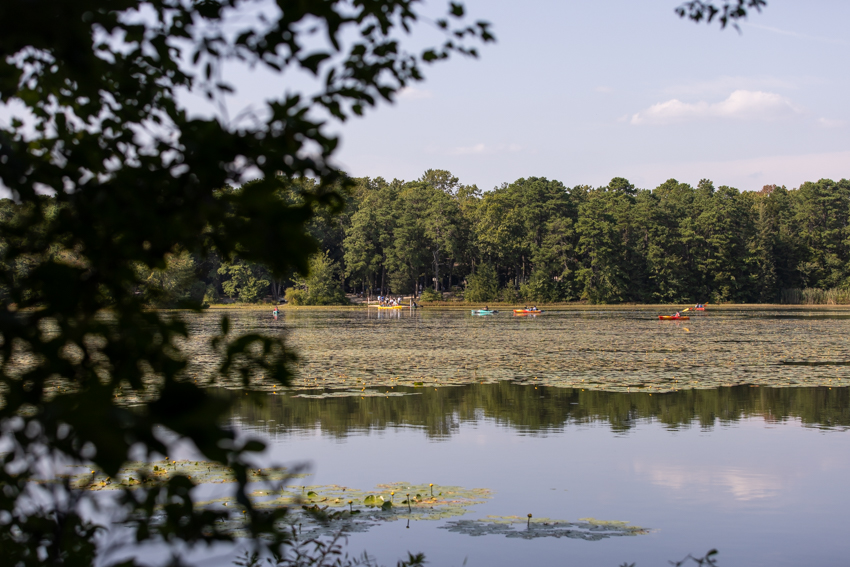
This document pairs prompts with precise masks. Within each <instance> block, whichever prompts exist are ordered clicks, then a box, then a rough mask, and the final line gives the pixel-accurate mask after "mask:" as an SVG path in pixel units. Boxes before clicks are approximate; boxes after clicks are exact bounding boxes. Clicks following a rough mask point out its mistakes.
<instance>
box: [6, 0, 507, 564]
mask: <svg viewBox="0 0 850 567" xmlns="http://www.w3.org/2000/svg"><path fill="white" fill-rule="evenodd" d="M417 5H418V3H417V2H415V1H414V0H381V1H380V2H360V1H359V0H355V1H344V0H330V1H327V2H300V1H291V0H280V1H279V2H277V3H271V4H269V5H265V6H262V7H258V6H257V5H256V4H255V3H254V2H250V1H249V0H214V1H205V2H181V1H178V0H148V1H144V2H136V1H128V0H118V1H116V2H109V3H103V2H99V1H96V0H80V1H75V2H64V1H59V0H45V1H42V2H13V3H8V2H6V3H2V4H0V104H2V105H9V106H8V109H9V110H10V112H11V113H12V114H13V115H14V116H15V118H14V119H13V120H12V121H11V122H10V123H9V124H8V125H6V126H2V127H0V185H2V187H3V189H4V190H6V191H8V192H10V193H11V195H12V198H13V201H14V204H13V203H12V201H7V202H6V203H5V204H4V207H3V210H2V215H0V217H2V218H0V395H2V401H0V430H2V436H3V442H4V443H5V444H6V445H5V446H6V447H8V450H7V452H6V453H5V454H4V455H2V456H0V486H2V490H0V557H2V558H3V564H4V565H11V566H14V567H22V566H24V565H36V564H45V563H47V564H51V565H91V564H93V563H94V562H95V560H96V558H97V554H98V550H97V547H96V546H95V544H94V539H93V538H94V535H95V533H97V532H98V530H99V528H98V527H97V526H96V525H94V524H93V523H92V521H91V518H92V517H91V515H90V514H87V513H86V512H85V510H87V509H90V506H91V502H92V501H91V499H89V495H90V494H91V492H81V491H76V490H73V489H71V487H70V486H68V485H67V484H63V483H53V484H37V483H34V482H31V481H32V480H33V479H34V478H36V475H38V474H43V473H45V472H47V473H48V475H49V473H50V469H48V470H47V471H45V470H44V468H43V467H44V466H45V463H49V462H50V461H51V460H52V459H55V458H61V459H65V460H70V461H71V462H92V463H94V464H95V465H96V468H97V470H99V471H102V473H103V474H105V475H106V476H109V477H112V478H115V477H116V475H117V474H118V472H119V470H120V468H121V466H122V465H123V464H124V463H125V462H126V461H128V460H129V457H130V454H131V449H132V450H133V452H134V454H135V455H138V456H139V457H140V458H141V459H142V460H145V461H149V460H152V459H158V458H161V457H162V456H165V455H168V454H169V453H171V452H172V449H173V447H174V445H175V444H177V443H189V444H190V445H192V446H194V448H196V449H197V450H198V451H199V452H200V453H201V454H202V455H203V456H204V457H205V458H207V459H209V460H213V461H218V462H220V463H226V464H227V465H228V467H229V468H230V469H232V471H233V475H234V479H235V483H234V484H233V485H231V486H232V487H233V490H232V493H233V496H234V498H235V500H236V501H237V502H238V503H239V504H240V506H242V507H243V510H244V511H245V514H246V519H247V520H246V524H245V526H246V531H247V535H248V536H250V537H251V538H252V539H253V542H254V544H255V545H256V546H261V547H262V546H265V547H268V548H270V549H271V550H277V549H279V548H280V544H282V543H285V542H286V541H287V540H288V539H289V537H290V534H289V533H288V532H287V531H286V530H285V529H283V528H282V527H280V524H279V522H278V521H277V520H279V519H281V518H282V516H283V515H284V513H285V510H283V509H279V510H273V511H270V512H266V513H263V514H260V513H258V512H257V510H256V509H255V507H254V506H253V505H252V503H251V501H250V499H249V498H248V496H247V492H246V490H247V489H246V485H247V484H248V482H249V481H250V480H251V478H250V475H249V466H248V464H247V462H248V458H249V456H250V455H251V454H252V453H256V452H257V451H260V450H262V449H263V444H262V443H259V442H257V441H246V440H237V438H236V434H235V432H234V431H233V430H231V429H230V428H228V427H226V426H224V425H222V424H223V419H224V417H225V416H226V415H227V413H228V408H229V405H230V401H229V400H227V399H225V398H220V397H216V396H213V395H211V394H210V393H209V392H208V391H206V390H204V388H203V386H204V385H205V384H207V383H209V382H210V381H212V380H215V379H218V378H222V377H224V378H227V379H230V380H232V381H234V382H238V383H241V384H242V385H243V387H248V388H250V387H251V384H252V383H253V381H254V380H256V379H258V378H260V377H262V378H263V379H264V380H267V381H270V382H274V383H277V384H286V383H287V382H288V379H289V372H290V363H291V361H292V357H291V355H290V354H288V352H287V351H286V350H285V348H284V344H283V339H282V338H281V337H280V336H265V335H262V334H258V333H248V334H244V335H241V336H238V334H237V333H230V329H231V328H230V324H229V322H228V321H227V320H226V319H224V320H223V321H222V322H221V325H220V328H219V330H218V331H217V333H216V336H215V337H213V339H212V344H211V346H210V348H211V349H212V351H213V352H214V353H215V354H216V360H217V362H216V364H215V366H214V367H210V368H206V369H205V372H203V373H201V374H195V373H192V374H190V373H189V372H188V370H187V356H186V353H185V352H184V351H183V347H184V345H185V344H186V343H187V339H189V338H190V337H189V330H188V329H187V326H186V324H185V323H184V322H183V321H181V320H180V319H179V318H177V317H175V316H172V315H169V314H164V313H157V312H151V311H149V310H147V308H146V307H147V305H148V304H150V303H153V304H164V305H171V306H184V307H187V306H188V307H194V308H199V307H200V305H201V301H202V300H203V298H204V296H207V295H215V293H216V292H217V289H207V288H208V287H209V286H208V285H206V284H207V283H208V282H204V283H205V285H204V286H198V285H196V283H197V277H195V273H196V272H199V271H202V272H203V273H205V274H215V276H216V277H219V276H222V277H224V276H226V278H227V281H225V282H219V287H220V288H221V292H223V293H227V294H231V295H234V294H235V295H237V296H238V297H239V298H241V299H242V300H245V301H253V300H256V299H257V297H258V296H259V295H264V294H265V288H266V287H267V286H268V285H269V284H271V283H273V282H277V281H280V279H281V278H285V277H291V276H292V274H293V273H295V274H302V275H303V274H306V273H307V272H308V262H309V258H310V255H311V254H313V253H315V252H317V251H318V250H319V247H318V245H317V242H316V240H315V239H314V238H313V237H311V235H310V234H309V233H308V230H307V229H308V224H309V223H310V221H311V219H312V218H313V217H314V215H315V214H316V213H317V211H318V210H322V209H324V210H326V211H332V210H334V209H337V208H339V207H340V206H341V205H342V199H341V197H340V195H339V194H338V193H337V191H336V188H337V187H338V186H339V185H338V184H339V183H344V180H343V179H342V176H341V175H340V173H339V172H337V171H336V170H335V169H334V168H333V167H331V166H330V165H329V163H328V162H329V159H330V157H331V155H332V153H333V152H334V150H335V148H336V146H337V139H336V138H334V137H333V136H329V135H327V134H325V131H324V125H323V122H322V120H321V119H320V117H322V116H325V117H333V118H336V119H339V120H344V119H346V118H347V117H349V116H351V115H362V114H363V112H364V110H365V109H366V108H368V107H371V106H374V105H375V104H377V102H378V101H379V100H389V101H391V100H392V99H393V97H394V96H395V94H396V93H397V92H398V91H399V90H400V89H401V88H403V87H404V86H405V85H406V84H408V83H409V82H411V81H416V80H419V79H421V78H422V74H421V68H422V64H423V63H425V62H431V61H438V60H442V59H445V58H447V57H449V55H451V54H452V53H464V54H471V55H474V54H475V50H474V48H472V47H470V46H468V45H467V44H466V40H468V39H469V40H472V41H474V42H476V43H478V42H481V41H485V42H486V41H490V40H492V36H491V35H490V34H489V31H488V26H487V24H486V23H481V22H479V23H475V24H471V25H469V26H466V25H463V24H462V22H461V19H462V17H463V8H462V6H460V5H458V4H452V5H450V6H449V13H448V14H447V16H446V18H444V19H439V20H437V21H436V22H434V24H435V29H436V33H437V34H438V38H439V39H438V41H439V42H441V45H439V46H438V47H435V48H428V49H425V50H424V51H422V52H421V53H410V52H407V51H405V50H404V49H403V48H402V46H401V44H400V43H399V39H398V38H399V36H402V37H403V35H404V33H405V32H408V31H410V30H411V28H412V27H413V26H414V25H415V24H416V22H417V14H416V12H415V9H416V8H417ZM313 28H315V30H316V31H318V32H320V35H318V36H313V37H311V38H310V39H309V40H308V39H307V37H306V35H309V34H310V33H311V32H310V30H311V29H313ZM227 65H236V66H238V65H244V66H250V67H252V68H254V69H255V71H257V72H261V73H267V74H268V75H269V76H271V77H279V76H280V74H281V73H283V74H285V75H286V74H288V73H290V72H295V73H306V74H307V75H312V76H314V77H316V82H315V89H316V90H315V92H314V94H313V95H311V96H307V95H304V94H302V93H299V92H298V91H293V90H292V89H291V88H285V87H284V85H281V87H280V92H284V91H286V92H287V93H289V94H282V95H278V96H272V97H271V98H270V99H269V100H268V101H267V102H265V103H264V104H261V105H260V106H255V107H252V109H250V110H249V111H248V112H246V113H243V114H241V115H239V116H237V117H234V118H233V119H231V118H230V115H229V113H228V110H227V102H228V101H227V98H226V97H227V95H228V94H229V93H232V92H233V90H234V89H233V87H232V86H231V85H229V84H227V82H226V81H225V80H224V79H223V78H222V76H223V68H224V67H225V66H227ZM287 76H288V75H287ZM308 88H309V87H308ZM186 92H192V93H195V94H200V95H203V96H205V97H206V98H207V99H208V101H209V102H210V106H209V108H208V111H207V112H206V113H205V114H204V113H202V114H201V115H196V116H193V115H190V114H189V113H188V112H186V110H185V109H184V108H183V107H182V106H181V104H180V101H179V100H178V98H179V97H180V96H182V94H184V93H186ZM258 174H259V175H260V176H261V179H260V180H258V181H256V182H254V183H251V184H245V185H243V186H242V187H240V189H238V190H233V189H231V188H232V187H237V186H239V185H240V184H242V183H243V182H244V181H245V180H246V179H247V178H248V177H250V176H256V175H258ZM306 176H310V177H312V178H313V179H315V180H316V182H315V183H314V184H312V185H311V186H310V187H309V188H306V189H305V190H296V191H295V193H296V196H297V198H293V197H292V196H291V195H285V194H283V193H282V192H281V191H280V189H281V182H280V179H297V178H301V177H306ZM335 184H336V185H335ZM257 265H259V266H262V269H261V270H260V269H257V268H256V266H257ZM193 280H194V281H193ZM187 282H188V283H187ZM119 394H122V395H120V396H119ZM123 394H127V395H130V397H135V399H137V400H139V401H140V403H142V404H143V405H142V406H140V407H139V408H136V409H133V410H131V409H128V408H127V407H125V406H124V405H123V404H122V403H121V402H120V400H121V399H122V398H124V397H125V396H124V395H123ZM189 476H190V475H187V474H174V475H171V476H169V477H168V479H167V480H163V481H162V482H159V483H152V484H150V485H149V486H146V487H145V488H138V489H136V488H134V489H132V490H131V489H123V490H122V493H121V496H120V504H121V508H122V511H123V518H124V519H125V520H128V521H130V520H131V523H130V524H128V527H131V528H132V533H133V538H134V540H135V541H136V542H145V541H148V540H153V541H158V542H162V543H165V544H168V545H171V546H172V548H173V550H174V553H177V554H178V556H177V557H176V558H175V560H174V561H179V554H180V553H186V552H187V551H191V549H192V547H193V546H196V545H204V544H210V543H213V542H221V541H229V540H231V539H232V535H231V534H228V533H226V532H224V531H222V530H221V529H220V525H219V524H220V522H219V520H221V519H223V518H225V517H226V513H225V512H221V511H216V510H203V509H198V508H197V507H196V506H195V504H194V502H193V498H192V489H193V487H194V484H195V483H194V482H193V479H190V478H189ZM87 507H89V508H87ZM116 520H119V521H120V520H121V518H120V517H119V518H116ZM261 535H262V536H264V537H263V538H260V536H261ZM97 561H99V562H101V564H108V563H110V562H111V558H110V557H100V558H97ZM135 564H138V562H137V561H136V560H135V559H133V560H130V561H129V562H126V563H123V565H135Z"/></svg>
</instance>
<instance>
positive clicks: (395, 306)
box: [377, 305, 407, 309]
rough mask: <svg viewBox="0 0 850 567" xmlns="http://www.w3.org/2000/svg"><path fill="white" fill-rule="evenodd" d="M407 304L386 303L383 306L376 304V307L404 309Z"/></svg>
mask: <svg viewBox="0 0 850 567" xmlns="http://www.w3.org/2000/svg"><path fill="white" fill-rule="evenodd" d="M405 307H407V305H388V306H386V307H384V306H383V305H378V306H377V308H378V309H404V308H405Z"/></svg>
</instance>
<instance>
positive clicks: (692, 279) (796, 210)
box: [0, 170, 850, 306]
mask: <svg viewBox="0 0 850 567" xmlns="http://www.w3.org/2000/svg"><path fill="white" fill-rule="evenodd" d="M248 187H250V183H249V184H246V185H245V186H243V187H242V188H239V189H227V190H226V191H237V192H238V191H244V190H246V188H248ZM280 190H281V193H282V195H284V196H285V197H286V198H287V199H288V200H289V201H290V202H292V203H293V204H298V203H302V202H303V200H304V199H305V198H309V196H310V195H311V194H312V193H313V192H315V191H316V190H317V186H316V183H315V182H314V181H313V180H311V179H301V180H297V181H295V182H289V181H286V180H284V179H281V189H280ZM337 191H338V193H339V194H340V195H341V196H342V199H341V200H340V202H338V203H337V206H336V207H335V208H330V207H328V206H326V205H324V206H319V205H316V207H315V215H314V217H313V219H312V220H311V222H310V225H309V230H310V232H311V234H312V236H313V237H314V238H315V239H316V240H317V241H319V243H320V245H321V250H322V252H321V253H320V254H318V255H316V256H314V257H313V259H312V260H311V269H310V274H309V276H307V277H299V276H297V275H296V274H293V275H292V277H290V278H288V279H285V280H280V279H275V278H273V277H271V275H270V274H269V271H268V270H266V269H265V268H264V267H263V266H262V265H259V264H254V263H250V262H246V261H243V260H242V259H240V258H239V257H229V258H222V257H217V256H209V255H208V256H206V257H200V256H198V255H195V254H193V253H192V251H191V250H175V251H174V253H173V254H172V255H171V256H170V257H169V259H168V261H167V265H165V266H159V267H155V268H153V269H151V268H149V267H145V266H139V268H138V277H139V281H140V282H141V283H140V285H139V289H138V290H137V293H139V294H144V295H145V296H146V297H147V299H148V301H149V302H150V303H151V304H153V305H159V306H169V305H172V306H173V305H179V304H182V303H186V302H189V301H194V302H197V301H205V302H207V303H215V302H221V301H239V302H246V303H251V302H258V301H263V300H273V301H280V300H283V299H284V298H286V300H288V301H290V302H292V303H294V304H337V303H344V302H345V301H346V298H345V294H346V293H358V294H359V293H362V294H363V295H364V296H369V295H371V296H372V297H374V296H375V295H377V294H380V293H384V294H387V293H391V294H410V293H417V294H422V296H423V299H426V300H427V299H438V298H440V297H442V296H443V294H444V293H445V292H451V293H452V295H453V297H455V298H463V299H465V300H467V301H476V302H477V301H497V300H502V301H529V302H537V303H544V302H566V301H589V302H592V303H622V302H640V303H658V302H665V303H677V302H712V303H719V302H784V303H830V302H840V303H844V302H848V300H850V223H849V222H848V221H850V181H848V180H846V179H842V180H841V181H838V182H834V181H831V180H828V179H822V180H820V181H818V182H808V183H804V184H803V185H801V186H800V187H799V188H797V189H790V190H789V189H786V188H785V187H779V186H773V185H771V186H766V187H764V188H763V189H762V190H761V191H739V190H737V189H734V188H732V187H726V186H720V187H715V186H714V185H713V183H712V182H711V181H708V180H702V181H700V182H699V184H698V185H697V186H696V187H692V186H690V185H688V184H685V183H679V182H678V181H676V180H675V179H670V180H668V181H666V182H664V183H663V184H661V185H659V186H658V187H656V188H654V189H651V190H646V189H637V188H636V187H634V185H632V184H631V183H629V181H628V180H626V179H623V178H620V177H617V178H614V179H612V180H611V182H610V183H609V184H608V185H607V186H604V187H589V186H585V185H579V186H575V187H567V186H565V185H564V184H563V183H561V182H560V181H554V180H548V179H545V178H537V177H531V178H527V179H518V180H516V181H514V182H513V183H505V184H503V185H502V186H500V187H497V188H495V189H494V190H492V191H487V192H482V191H481V190H479V189H478V188H477V187H476V186H474V185H472V186H470V185H464V184H462V183H461V182H460V181H459V180H458V178H457V177H455V176H453V175H452V174H451V173H449V172H447V171H443V170H429V171H427V172H425V174H424V175H423V176H422V177H421V178H419V179H417V180H415V181H409V182H405V181H400V180H397V179H396V180H393V181H391V182H388V181H386V180H384V179H382V178H375V179H370V178H355V179H350V180H348V182H347V183H346V184H341V185H340V186H339V187H338V188H337ZM45 199H49V198H48V197H45ZM2 203H3V206H2V209H0V217H1V218H0V222H3V223H4V224H6V225H14V221H15V218H16V216H18V215H21V214H23V212H22V209H21V208H20V207H18V206H17V205H15V204H14V203H12V201H9V200H5V201H3V202H2ZM209 230H210V231H214V230H215V229H214V227H210V229H209ZM21 269H26V267H25V266H22V267H21Z"/></svg>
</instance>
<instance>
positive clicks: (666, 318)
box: [658, 315, 690, 321]
mask: <svg viewBox="0 0 850 567" xmlns="http://www.w3.org/2000/svg"><path fill="white" fill-rule="evenodd" d="M658 318H659V319H661V320H662V321H680V320H687V319H690V317H688V316H687V315H686V316H684V317H682V316H681V315H680V316H679V317H676V316H675V315H659V316H658Z"/></svg>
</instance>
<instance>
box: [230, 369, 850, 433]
mask: <svg viewBox="0 0 850 567" xmlns="http://www.w3.org/2000/svg"><path fill="white" fill-rule="evenodd" d="M321 392H322V390H313V391H312V393H313V394H316V393H321ZM395 393H396V394H399V393H405V394H408V395H395V396H389V397H384V396H374V395H373V396H366V397H360V396H359V395H354V394H352V395H350V396H343V397H326V398H302V397H293V395H296V394H298V392H290V393H289V394H290V395H277V396H274V395H266V394H262V396H261V397H259V398H258V397H257V396H245V395H244V394H242V393H241V392H231V391H228V392H227V395H236V396H237V397H239V398H240V402H241V403H239V404H237V405H236V413H235V415H234V416H233V417H234V419H236V420H237V421H239V422H241V423H242V424H243V425H244V426H247V427H251V428H259V429H262V430H265V431H266V432H268V433H271V434H288V433H297V432H299V431H305V430H311V431H313V430H316V429H320V430H321V431H322V433H324V434H326V435H332V436H336V437H345V436H347V435H349V434H351V433H357V432H362V431H367V430H380V429H385V428H392V427H398V426H414V427H420V428H422V429H423V430H424V431H425V432H426V434H427V435H428V436H429V437H435V438H438V437H443V436H449V435H451V434H452V433H454V432H457V431H458V430H459V428H460V426H461V424H463V423H470V422H475V421H478V420H482V419H488V420H494V421H496V422H497V423H499V424H501V425H504V426H507V427H512V428H514V429H516V430H518V431H520V432H526V433H531V434H533V433H546V432H550V431H560V430H563V429H564V428H566V427H567V426H569V425H576V424H591V423H597V424H599V423H607V424H609V425H610V426H611V428H612V430H614V431H628V430H630V429H631V428H633V427H635V426H636V425H637V424H638V423H639V422H647V421H655V422H658V423H662V424H665V425H666V426H668V427H670V428H671V429H675V428H679V427H692V426H699V427H703V428H711V427H714V425H716V424H718V423H719V424H727V423H734V422H736V421H739V420H741V419H745V418H751V417H761V418H763V419H764V420H766V421H771V422H782V421H785V420H789V419H799V420H800V421H801V422H802V423H803V424H805V425H807V426H811V427H818V428H824V429H831V428H840V429H843V428H846V427H847V426H848V425H850V403H848V400H849V399H850V391H848V388H826V387H816V388H764V387H749V386H734V387H729V388H717V389H710V390H709V389H706V390H685V391H678V392H670V393H665V394H657V393H656V394H650V393H647V392H638V393H623V392H604V391H590V390H588V391H583V390H581V389H578V388H539V389H538V388H535V387H533V386H524V385H517V384H512V383H510V382H500V383H497V384H472V385H467V386H457V387H446V388H439V389H431V388H404V389H402V388H396V390H395Z"/></svg>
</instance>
